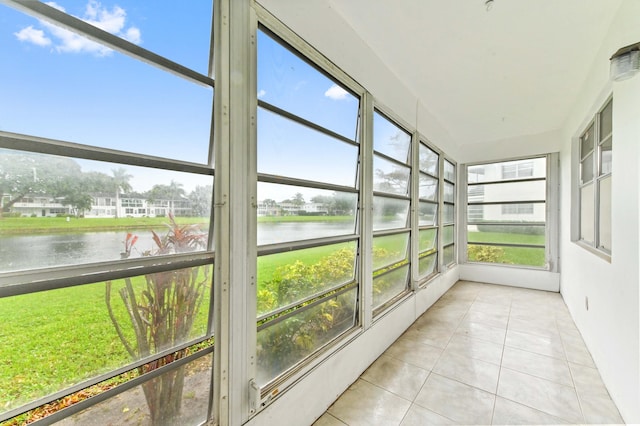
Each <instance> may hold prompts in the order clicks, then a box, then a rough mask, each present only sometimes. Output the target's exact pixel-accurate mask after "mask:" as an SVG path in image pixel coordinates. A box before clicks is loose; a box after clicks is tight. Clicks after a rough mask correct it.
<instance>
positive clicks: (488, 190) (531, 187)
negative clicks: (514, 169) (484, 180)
mask: <svg viewBox="0 0 640 426" xmlns="http://www.w3.org/2000/svg"><path fill="white" fill-rule="evenodd" d="M446 190H447V187H446V185H445V195H446ZM467 194H468V196H469V197H473V198H472V201H474V202H485V203H489V202H493V203H495V202H499V201H544V200H545V198H546V182H545V181H544V180H539V181H533V182H531V181H526V182H507V183H492V184H487V185H470V186H468V187H467ZM445 201H447V200H446V199H445ZM470 201H471V200H470Z"/></svg>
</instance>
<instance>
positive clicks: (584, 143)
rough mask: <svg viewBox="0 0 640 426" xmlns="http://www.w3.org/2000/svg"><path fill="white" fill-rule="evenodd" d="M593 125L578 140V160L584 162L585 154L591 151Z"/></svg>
mask: <svg viewBox="0 0 640 426" xmlns="http://www.w3.org/2000/svg"><path fill="white" fill-rule="evenodd" d="M594 137H595V135H594V131H593V124H592V125H591V126H589V128H588V129H587V131H586V132H584V134H583V135H582V137H581V138H580V159H581V160H584V159H585V157H586V156H587V154H589V153H590V152H592V151H593V142H594Z"/></svg>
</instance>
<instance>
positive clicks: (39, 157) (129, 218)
mask: <svg viewBox="0 0 640 426" xmlns="http://www.w3.org/2000/svg"><path fill="white" fill-rule="evenodd" d="M0 170H5V171H6V172H8V174H7V175H6V177H5V184H7V186H8V191H6V192H5V193H4V194H3V197H2V208H3V210H4V211H5V213H4V216H5V217H3V219H2V221H0V272H7V271H17V270H25V269H34V268H44V267H54V266H66V265H77V264H83V263H92V262H102V261H110V260H118V259H121V258H133V257H140V256H146V255H154V254H164V253H169V252H173V251H175V250H160V249H161V248H160V247H158V245H157V244H156V242H155V241H154V240H153V234H152V232H151V231H152V230H155V232H156V233H157V234H159V235H160V236H164V235H165V234H167V232H173V231H175V230H176V229H177V227H180V226H184V225H187V224H189V225H193V227H191V228H189V233H190V235H191V236H192V237H196V239H195V240H194V241H195V242H197V244H193V245H191V246H190V250H198V251H202V250H205V249H206V247H207V230H208V228H209V221H210V215H211V200H212V196H213V178H212V177H211V176H206V175H196V174H191V173H183V172H174V171H168V170H160V169H152V168H146V167H134V166H124V165H120V164H114V163H104V162H99V161H89V160H80V159H73V158H68V157H59V156H54V155H45V154H35V153H29V152H23V151H12V150H6V149H0ZM7 213H9V214H7ZM169 215H173V217H174V218H175V222H176V224H175V225H174V224H172V222H171V219H170V218H169V217H168V216H169ZM27 218H28V219H27ZM167 225H170V226H169V227H167ZM129 234H131V236H130V237H127V235H129ZM176 250H182V251H183V250H184V248H179V249H178V248H176ZM160 251H162V252H163V253H160Z"/></svg>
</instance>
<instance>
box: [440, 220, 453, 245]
mask: <svg viewBox="0 0 640 426" xmlns="http://www.w3.org/2000/svg"><path fill="white" fill-rule="evenodd" d="M454 230H455V226H453V225H451V226H445V227H444V228H442V244H444V245H447V244H453V238H454V233H455V232H454Z"/></svg>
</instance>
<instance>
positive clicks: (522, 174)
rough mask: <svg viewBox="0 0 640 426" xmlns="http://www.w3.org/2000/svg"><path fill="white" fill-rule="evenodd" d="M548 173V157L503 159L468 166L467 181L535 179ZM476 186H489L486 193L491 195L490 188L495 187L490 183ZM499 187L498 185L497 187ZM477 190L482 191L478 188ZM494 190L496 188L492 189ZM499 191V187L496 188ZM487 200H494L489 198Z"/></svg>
mask: <svg viewBox="0 0 640 426" xmlns="http://www.w3.org/2000/svg"><path fill="white" fill-rule="evenodd" d="M546 174H547V159H546V157H541V158H527V159H524V160H515V161H502V162H498V163H489V164H478V165H474V166H469V167H468V168H467V181H468V182H469V183H477V182H496V181H501V180H512V179H535V178H544V177H545V176H546ZM502 185H506V184H502ZM474 188H487V189H486V191H487V192H486V195H487V196H490V195H491V192H490V189H489V188H493V187H492V186H489V185H482V186H475V187H474ZM496 188H497V187H496ZM500 188H507V186H504V187H502V186H500ZM477 191H482V190H480V189H477ZM491 191H494V190H491ZM495 191H497V189H496V190H495ZM485 201H494V200H493V199H488V200H485Z"/></svg>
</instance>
